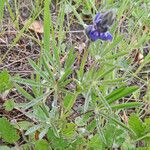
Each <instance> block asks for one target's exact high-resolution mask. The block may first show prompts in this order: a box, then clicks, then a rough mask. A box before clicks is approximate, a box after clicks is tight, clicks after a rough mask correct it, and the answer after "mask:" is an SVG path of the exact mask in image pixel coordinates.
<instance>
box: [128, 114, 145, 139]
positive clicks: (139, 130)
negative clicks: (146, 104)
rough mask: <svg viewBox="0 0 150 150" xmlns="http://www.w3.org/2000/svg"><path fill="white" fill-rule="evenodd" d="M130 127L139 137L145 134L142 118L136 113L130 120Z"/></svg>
mask: <svg viewBox="0 0 150 150" xmlns="http://www.w3.org/2000/svg"><path fill="white" fill-rule="evenodd" d="M128 123H129V127H130V128H131V129H132V130H133V131H134V132H135V133H136V135H137V137H138V138H139V137H141V136H142V135H144V128H143V123H142V120H141V119H140V118H139V117H138V116H137V115H135V114H132V115H131V116H130V117H129V120H128Z"/></svg>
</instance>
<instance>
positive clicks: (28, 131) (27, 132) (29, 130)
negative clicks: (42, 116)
mask: <svg viewBox="0 0 150 150" xmlns="http://www.w3.org/2000/svg"><path fill="white" fill-rule="evenodd" d="M40 128H41V125H40V124H38V125H34V126H32V127H31V128H29V129H28V130H27V131H26V132H25V135H29V134H31V133H34V132H35V131H37V130H38V129H40Z"/></svg>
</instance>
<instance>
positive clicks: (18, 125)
mask: <svg viewBox="0 0 150 150" xmlns="http://www.w3.org/2000/svg"><path fill="white" fill-rule="evenodd" d="M31 126H33V123H32V122H29V121H26V120H24V121H19V122H17V123H16V124H15V128H17V129H19V130H21V131H23V130H28V129H29V128H30V127H31Z"/></svg>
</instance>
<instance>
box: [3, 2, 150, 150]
mask: <svg viewBox="0 0 150 150" xmlns="http://www.w3.org/2000/svg"><path fill="white" fill-rule="evenodd" d="M52 2H53V1H50V0H45V1H44V0H43V1H41V2H40V1H36V2H35V3H34V7H33V8H34V9H33V10H32V11H31V12H30V13H31V14H30V17H29V19H28V21H27V23H26V24H25V25H24V26H23V27H20V22H19V16H18V14H19V8H20V5H19V4H17V3H16V1H15V0H14V1H13V2H12V3H14V6H15V7H14V8H11V7H12V6H11V5H10V4H9V3H8V2H7V3H6V7H7V9H8V10H7V11H8V12H9V14H10V18H9V19H10V20H11V22H12V24H13V26H14V28H15V30H17V31H18V33H17V34H16V35H15V38H14V40H13V42H12V43H10V44H9V45H8V48H7V51H6V52H4V54H3V55H2V56H1V58H0V64H1V65H2V66H5V59H7V57H9V54H10V53H13V48H14V47H15V46H16V44H17V43H18V42H19V41H20V40H21V39H22V38H24V37H26V38H28V39H30V40H33V41H34V42H35V43H36V44H38V45H39V47H40V52H39V53H40V56H39V58H38V59H37V60H36V61H35V60H32V59H28V64H29V65H30V66H31V67H32V70H33V71H32V73H31V74H28V76H26V77H21V76H19V74H15V75H8V72H9V70H8V72H7V71H3V72H1V75H0V81H1V82H2V83H3V85H4V86H5V87H7V88H6V89H5V88H4V87H1V89H2V90H0V92H1V97H2V99H5V101H7V97H6V96H5V95H6V93H8V92H11V91H12V90H14V89H15V91H17V94H18V97H19V94H20V95H22V96H23V98H24V102H23V103H21V102H20V101H17V100H15V99H13V98H12V99H13V100H12V101H13V105H12V106H11V109H10V110H9V109H8V110H5V111H10V112H11V111H12V107H13V112H14V114H15V112H18V111H19V113H21V116H23V117H21V119H19V118H17V117H18V116H16V117H15V116H13V117H14V118H16V122H14V121H13V118H11V117H8V118H7V115H5V113H4V114H2V115H1V117H2V118H1V122H4V126H2V127H1V128H0V138H1V139H2V145H1V146H0V149H5V148H7V149H16V148H18V147H19V148H22V149H23V150H30V149H36V150H40V149H43V150H49V149H50V150H51V149H56V150H65V149H67V150H78V149H79V150H80V149H87V150H92V149H93V150H105V149H112V148H117V149H119V148H120V149H133V150H134V149H140V148H141V149H149V148H150V142H149V141H150V136H149V135H150V128H149V126H150V121H149V118H148V113H149V112H148V110H146V109H147V108H149V94H150V93H149V89H150V88H149V76H148V73H149V70H148V69H149V62H150V53H148V54H146V53H145V51H144V47H145V46H146V45H148V46H149V43H148V40H149V38H150V34H149V33H148V31H144V30H143V26H147V27H149V23H148V20H149V19H150V18H148V17H149V10H150V8H149V5H150V2H149V1H148V0H147V1H144V2H143V1H141V0H137V1H130V0H125V1H114V0H108V1H107V3H106V1H104V0H102V1H101V3H99V2H97V3H96V1H92V0H89V1H81V0H78V1H75V2H72V1H67V0H62V1H59V0H57V1H55V3H53V4H52ZM54 6H55V7H56V8H55V10H54V12H53V13H52V7H54ZM3 7H4V3H2V5H0V8H1V9H0V10H1V11H2V10H3ZM14 9H15V11H14ZM109 9H115V10H116V14H117V18H116V20H115V22H114V25H113V26H112V28H111V29H110V32H111V34H112V35H113V41H112V42H104V41H101V40H98V41H96V42H90V44H89V45H88V46H87V45H86V46H85V47H83V46H82V48H81V45H83V41H82V40H83V39H82V38H81V41H80V40H77V38H76V37H77V36H76V35H75V33H72V27H74V26H75V27H76V28H75V29H74V30H75V31H79V30H84V28H85V27H86V23H90V22H92V19H93V17H94V16H95V14H96V13H97V12H105V11H107V10H109ZM1 14H3V12H2V13H1ZM86 16H88V20H86ZM122 16H125V20H122V19H123V18H122ZM5 19H6V18H5V13H4V15H2V16H0V21H1V24H4V22H3V21H4V20H5ZM39 19H42V20H43V26H44V33H43V35H44V36H42V38H36V36H35V35H34V34H33V33H32V31H30V30H29V26H30V25H31V23H32V22H34V20H39ZM149 21H150V20H149ZM79 27H80V28H79ZM5 32H6V29H5V28H2V32H1V33H0V38H1V37H2V38H3V34H5ZM84 35H85V34H84V32H83V36H84ZM79 37H80V35H79V36H78V39H79ZM70 38H72V39H70ZM85 38H87V37H86V36H85ZM70 41H71V42H70ZM68 42H70V43H69V44H68ZM84 44H86V42H85V43H84ZM77 46H78V50H77V49H76V48H75V47H77ZM135 50H138V51H139V52H140V53H141V54H143V57H144V58H143V61H142V62H141V63H139V62H138V61H135V58H134V57H133V56H134V53H135ZM146 67H147V68H146ZM144 68H146V69H147V70H146V71H147V72H148V73H147V74H144V75H143V73H142V71H143V70H144ZM6 75H7V78H6ZM8 78H9V79H8ZM8 81H9V82H8ZM7 83H9V84H7ZM10 83H11V86H10ZM12 83H13V89H12ZM144 87H146V88H144ZM4 89H5V90H4ZM143 89H144V91H143ZM143 95H144V96H143ZM8 100H9V101H10V99H8ZM10 104H11V103H10ZM6 107H7V108H9V103H8V104H7V103H6V102H5V103H4V104H3V105H2V107H0V109H5V108H6ZM6 118H7V119H6ZM12 122H13V123H12ZM5 125H6V126H8V127H9V128H5ZM17 131H18V132H17ZM9 133H12V134H14V135H15V136H16V134H17V136H16V138H14V139H13V137H8V134H9ZM19 138H20V140H18V139H19ZM141 143H142V144H141ZM10 144H11V145H10Z"/></svg>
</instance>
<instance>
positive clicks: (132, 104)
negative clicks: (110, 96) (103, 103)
mask: <svg viewBox="0 0 150 150" xmlns="http://www.w3.org/2000/svg"><path fill="white" fill-rule="evenodd" d="M142 104H143V103H140V102H129V103H124V104H118V105H112V106H111V108H112V109H117V110H118V109H126V108H134V107H138V106H141V105H142Z"/></svg>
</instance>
